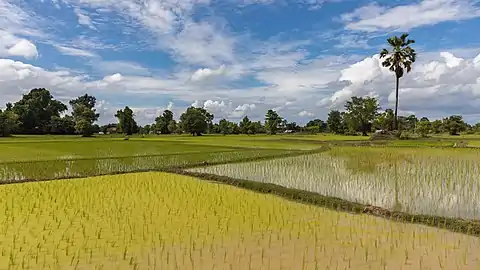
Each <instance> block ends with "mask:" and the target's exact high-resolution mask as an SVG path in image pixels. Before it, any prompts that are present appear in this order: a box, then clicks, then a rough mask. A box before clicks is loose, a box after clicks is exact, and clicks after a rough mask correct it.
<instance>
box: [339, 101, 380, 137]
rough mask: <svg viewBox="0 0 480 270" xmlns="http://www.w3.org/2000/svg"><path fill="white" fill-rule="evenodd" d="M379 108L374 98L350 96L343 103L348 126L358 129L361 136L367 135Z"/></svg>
mask: <svg viewBox="0 0 480 270" xmlns="http://www.w3.org/2000/svg"><path fill="white" fill-rule="evenodd" d="M379 109H380V106H379V105H378V101H377V99H376V98H373V97H352V99H351V100H350V101H347V102H346V103H345V110H346V115H347V118H348V120H349V121H348V125H349V127H350V128H351V129H353V130H355V131H357V130H359V131H361V132H362V135H363V136H367V132H368V131H370V130H371V128H372V123H373V121H374V120H375V118H376V117H377V115H378V110H379Z"/></svg>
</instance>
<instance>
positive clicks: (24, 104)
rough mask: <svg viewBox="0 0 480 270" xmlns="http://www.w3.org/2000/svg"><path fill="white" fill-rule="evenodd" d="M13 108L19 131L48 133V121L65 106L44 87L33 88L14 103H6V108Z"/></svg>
mask: <svg viewBox="0 0 480 270" xmlns="http://www.w3.org/2000/svg"><path fill="white" fill-rule="evenodd" d="M10 109H11V110H13V112H15V113H16V114H17V115H18V117H19V121H20V126H19V132H20V133H27V134H41V133H43V134H44V133H48V132H49V131H50V130H49V129H50V121H51V119H52V117H54V116H60V114H61V113H62V112H65V111H66V110H67V106H66V105H65V104H63V103H62V102H60V101H57V100H55V99H54V98H53V96H52V95H51V94H50V91H48V90H47V89H45V88H34V89H32V90H30V92H28V94H25V95H23V96H22V99H21V100H19V101H17V102H15V104H14V105H13V107H12V105H11V104H7V110H10Z"/></svg>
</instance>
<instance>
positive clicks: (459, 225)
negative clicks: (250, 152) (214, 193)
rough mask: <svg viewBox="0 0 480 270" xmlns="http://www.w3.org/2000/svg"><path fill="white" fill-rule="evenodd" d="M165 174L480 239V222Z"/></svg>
mask: <svg viewBox="0 0 480 270" xmlns="http://www.w3.org/2000/svg"><path fill="white" fill-rule="evenodd" d="M165 172H169V173H174V174H178V175H184V176H191V177H195V178H197V179H199V180H206V181H212V182H215V183H219V184H227V185H231V186H235V187H238V188H242V189H247V190H251V191H254V192H259V193H264V194H272V195H275V196H279V197H282V198H284V199H287V200H290V201H294V202H299V203H304V204H309V205H314V206H319V207H323V208H327V209H331V210H335V211H341V212H346V213H350V214H366V215H371V216H376V217H381V218H385V219H388V220H392V221H396V222H402V223H411V224H419V225H425V226H429V227H434V228H439V229H446V230H449V231H451V232H456V233H462V234H466V235H471V236H476V237H480V220H466V219H461V218H449V217H441V216H431V215H419V214H409V213H405V212H399V211H392V210H389V209H384V208H380V207H372V206H371V205H366V204H360V203H355V202H350V201H347V200H344V199H341V198H337V197H331V196H325V195H321V194H319V193H316V192H310V191H305V190H301V189H295V188H287V187H284V186H281V185H276V184H273V183H262V182H256V181H251V180H245V179H238V178H232V177H228V176H220V175H216V174H209V173H199V172H191V171H186V170H184V169H171V170H167V171H165Z"/></svg>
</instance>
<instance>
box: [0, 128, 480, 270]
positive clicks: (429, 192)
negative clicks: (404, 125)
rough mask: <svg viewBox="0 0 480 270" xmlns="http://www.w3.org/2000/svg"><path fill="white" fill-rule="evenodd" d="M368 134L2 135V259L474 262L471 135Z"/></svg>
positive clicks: (259, 265)
mask: <svg viewBox="0 0 480 270" xmlns="http://www.w3.org/2000/svg"><path fill="white" fill-rule="evenodd" d="M366 138H367V137H359V136H351V137H348V136H337V135H311V136H309V135H284V136H265V135H259V136H243V135H240V136H209V135H207V136H202V137H189V136H174V135H172V136H145V137H135V136H134V137H131V138H130V139H129V140H124V139H123V138H120V137H108V136H102V137H97V138H78V137H73V136H63V137H62V136H57V137H55V136H41V137H35V136H20V137H15V138H4V139H1V140H0V213H2V215H0V269H480V257H479V256H478V254H480V243H479V240H480V239H479V237H480V181H479V180H480V149H477V148H476V147H475V143H476V140H477V139H476V138H473V137H468V138H466V139H468V140H469V142H468V144H466V145H468V146H469V147H466V148H454V147H453V146H454V145H455V142H456V141H458V140H457V139H455V138H453V139H452V138H433V139H428V140H409V141H390V142H378V143H377V142H370V141H367V140H366ZM462 139H463V138H462ZM54 179H55V180H54Z"/></svg>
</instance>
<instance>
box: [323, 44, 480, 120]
mask: <svg viewBox="0 0 480 270" xmlns="http://www.w3.org/2000/svg"><path fill="white" fill-rule="evenodd" d="M429 57H431V58H430V59H423V60H422V61H420V62H418V63H415V65H414V68H413V70H412V72H411V73H409V74H406V75H405V76H404V77H403V78H402V79H401V80H400V107H401V109H402V110H406V111H414V112H416V113H418V114H425V115H427V116H428V115H447V114H453V113H462V114H471V113H472V112H474V111H475V110H476V109H475V108H476V106H478V105H480V84H479V82H480V80H479V78H480V75H479V74H480V68H479V67H478V66H476V65H475V60H474V59H475V58H474V59H461V58H459V57H457V56H455V55H453V54H452V53H450V52H440V53H438V54H436V55H430V56H429ZM477 57H478V56H477ZM365 71H368V72H365ZM341 72H342V77H341V79H342V80H346V81H348V82H349V84H348V85H346V86H344V87H343V88H341V89H339V90H337V91H335V92H334V93H333V94H331V95H330V96H329V97H326V98H324V99H322V100H320V101H319V102H318V105H319V106H324V107H325V106H326V107H330V106H332V107H336V108H341V107H342V106H343V103H344V102H345V100H347V99H349V98H350V97H351V96H353V95H356V96H363V95H374V96H378V98H379V99H380V101H381V102H382V105H383V106H384V107H390V108H391V107H393V104H394V101H395V93H394V89H395V88H394V87H395V85H394V83H395V80H394V76H393V74H392V73H391V72H389V71H388V70H387V69H386V68H383V67H381V62H380V61H379V60H378V56H377V55H375V56H373V57H369V58H366V59H364V60H362V61H359V62H357V63H355V64H352V65H351V66H350V67H348V68H346V69H344V70H343V71H341Z"/></svg>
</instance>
